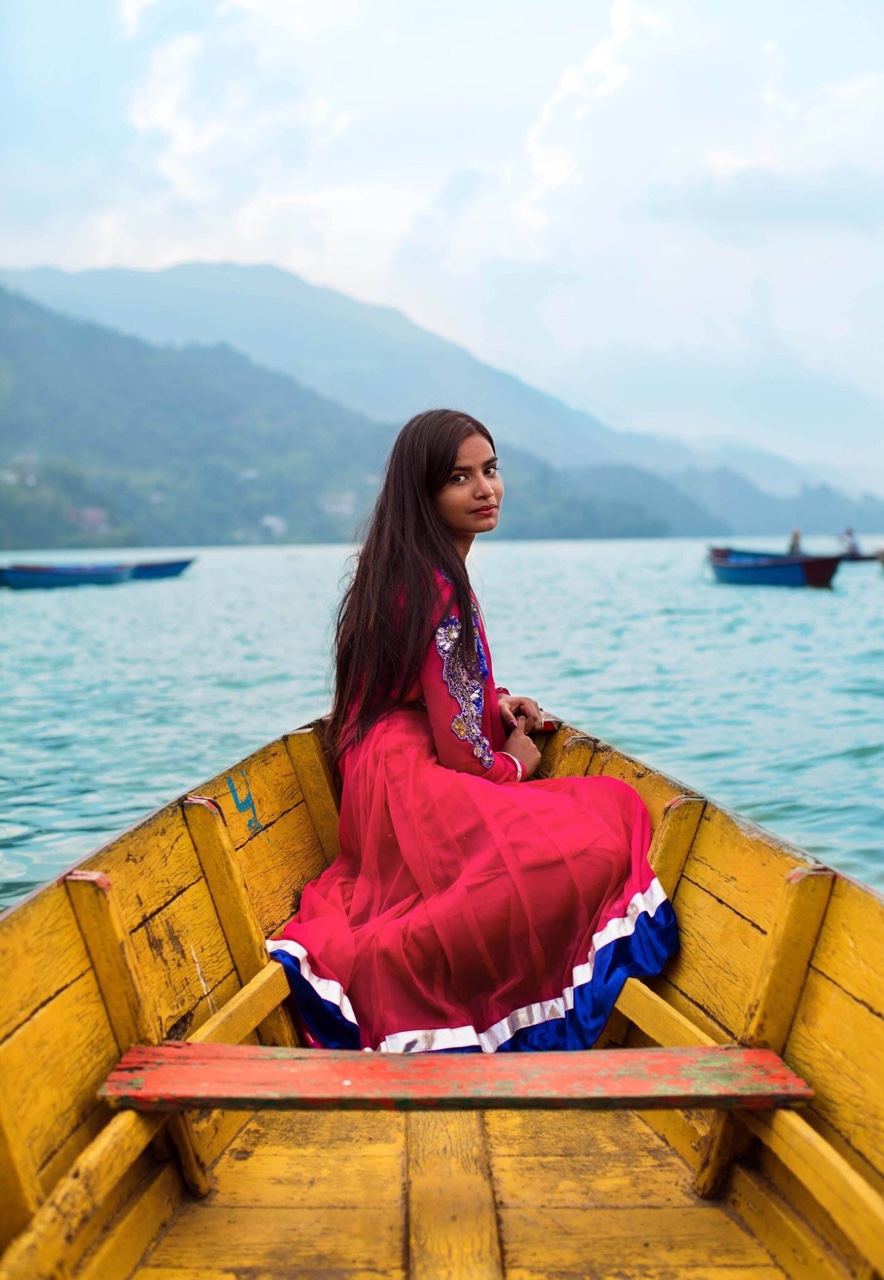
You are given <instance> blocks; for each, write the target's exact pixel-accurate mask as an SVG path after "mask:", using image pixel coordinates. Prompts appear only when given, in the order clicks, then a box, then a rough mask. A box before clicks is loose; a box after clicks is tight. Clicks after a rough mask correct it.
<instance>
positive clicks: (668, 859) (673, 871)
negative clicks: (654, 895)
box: [648, 796, 706, 898]
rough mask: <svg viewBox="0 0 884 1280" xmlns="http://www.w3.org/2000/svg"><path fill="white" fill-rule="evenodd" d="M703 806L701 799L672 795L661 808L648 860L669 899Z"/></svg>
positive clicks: (701, 814)
mask: <svg viewBox="0 0 884 1280" xmlns="http://www.w3.org/2000/svg"><path fill="white" fill-rule="evenodd" d="M705 807H706V801H705V800H704V799H703V798H702V796H676V797H675V799H674V800H669V801H667V803H666V804H665V805H664V808H663V813H662V815H661V818H660V822H659V823H658V825H657V829H656V831H655V832H654V838H653V840H652V841H651V847H650V849H649V850H648V861H649V862H650V864H651V866H652V868H653V870H654V875H655V876H656V877H657V879H658V880H659V881H660V884H661V885H662V886H663V890H664V892H665V893H666V895H667V897H669V898H671V897H673V896H674V894H675V891H676V889H677V888H678V882H679V880H680V879H681V875H682V872H683V870H684V865H685V862H686V861H687V857H688V854H689V853H690V851H691V846H692V845H693V843H694V837H695V835H696V833H697V827H698V826H699V824H700V819H701V818H702V816H703V810H704V808H705Z"/></svg>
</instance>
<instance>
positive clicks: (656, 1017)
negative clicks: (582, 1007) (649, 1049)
mask: <svg viewBox="0 0 884 1280" xmlns="http://www.w3.org/2000/svg"><path fill="white" fill-rule="evenodd" d="M617 1008H618V1009H619V1010H620V1011H621V1012H622V1013H624V1014H625V1015H626V1017H627V1018H629V1020H630V1022H633V1023H635V1025H636V1026H637V1027H640V1028H641V1030H642V1031H644V1033H645V1034H646V1035H647V1036H649V1037H650V1039H652V1040H653V1041H654V1042H655V1043H656V1044H659V1045H712V1044H715V1043H716V1041H715V1040H713V1039H712V1037H711V1036H709V1035H707V1034H706V1033H705V1032H704V1031H702V1030H701V1029H700V1028H699V1027H698V1026H696V1025H695V1024H694V1023H693V1022H692V1021H691V1020H690V1018H687V1017H685V1015H684V1014H683V1013H680V1012H679V1011H678V1010H677V1009H674V1008H673V1007H672V1005H671V1004H668V1003H667V1002H666V1001H665V1000H664V999H663V997H662V996H659V995H657V993H656V992H655V991H652V990H651V989H650V987H646V986H645V985H644V983H643V982H639V981H638V980H637V979H636V978H627V980H626V983H625V984H624V986H623V989H622V990H621V992H620V995H619V996H618V997H617Z"/></svg>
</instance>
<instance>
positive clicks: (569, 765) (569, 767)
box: [538, 729, 598, 778]
mask: <svg viewBox="0 0 884 1280" xmlns="http://www.w3.org/2000/svg"><path fill="white" fill-rule="evenodd" d="M564 732H565V740H564V742H563V743H562V744H561V746H560V747H559V749H558V753H557V756H556V759H555V772H553V773H550V774H549V776H550V777H553V778H585V777H586V776H587V775H588V774H589V773H590V771H591V770H590V765H591V764H592V760H593V757H594V755H595V751H596V747H597V746H598V742H597V740H596V739H595V738H590V737H587V735H586V734H585V733H580V732H578V730H576V729H567V730H565V731H564ZM538 776H539V777H545V776H547V775H546V774H545V773H539V774H538Z"/></svg>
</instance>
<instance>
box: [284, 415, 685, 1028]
mask: <svg viewBox="0 0 884 1280" xmlns="http://www.w3.org/2000/svg"><path fill="white" fill-rule="evenodd" d="M502 498H503V481H502V479H501V476H500V473H499V470H498V465H497V457H496V454H495V449H494V442H493V440H492V438H491V435H490V433H489V432H488V430H487V429H486V428H485V427H484V426H483V425H482V424H481V423H480V422H478V421H476V419H474V418H471V417H469V416H468V415H467V414H464V413H458V412H455V411H450V410H434V411H432V412H429V413H423V414H420V415H418V416H417V417H415V418H413V419H412V420H411V421H410V422H409V423H407V424H406V426H405V427H404V428H403V429H402V431H401V432H400V434H399V436H398V438H397V440H396V442H395V444H394V446H393V450H392V452H391V454H390V458H389V460H388V463H387V468H386V473H385V476H384V481H383V485H382V488H381V491H380V494H379V496H378V499H377V502H376V504H375V508H374V512H373V514H372V516H371V519H370V523H369V526H368V533H367V537H366V538H365V542H364V545H363V547H362V550H361V552H360V554H359V558H358V562H357V566H356V570H355V574H354V576H353V579H352V581H351V583H350V585H349V587H348V589H347V591H346V593H345V595H344V599H343V602H342V604H341V607H340V610H339V613H338V624H337V639H336V649H335V669H336V685H335V697H334V705H333V709H332V714H331V721H330V725H329V743H330V746H331V749H332V751H333V752H334V755H335V757H336V760H337V763H338V767H339V770H340V774H341V779H342V799H341V819H340V844H341V853H340V856H339V857H338V858H337V859H336V860H335V862H334V863H333V864H332V865H331V866H330V867H329V868H328V869H327V870H326V871H325V872H323V874H322V875H321V876H320V877H319V878H318V879H317V880H315V881H312V882H311V883H310V884H308V885H307V887H306V888H305V890H304V894H303V897H302V900H301V904H300V910H299V912H298V915H297V916H296V917H295V918H294V919H293V920H292V921H290V923H289V924H288V925H287V926H286V927H285V929H284V930H283V932H282V935H281V937H280V938H278V939H275V940H273V941H272V942H271V943H269V944H268V945H269V947H270V950H271V954H272V955H273V956H274V957H275V958H276V959H278V960H280V961H281V962H282V963H283V964H284V965H285V967H286V970H287V973H288V976H289V981H290V985H291V988H292V993H293V995H294V998H295V1002H296V1004H297V1006H298V1011H299V1014H300V1018H301V1021H302V1025H303V1029H304V1031H305V1034H306V1038H307V1039H308V1041H309V1042H310V1043H315V1044H319V1045H323V1046H325V1047H328V1048H348V1049H353V1048H362V1049H373V1050H380V1051H384V1052H419V1051H427V1050H466V1051H469V1050H472V1051H477V1050H482V1051H484V1052H489V1053H490V1052H494V1051H496V1050H501V1049H506V1050H543V1049H588V1048H589V1047H590V1046H591V1045H592V1044H593V1042H594V1041H595V1040H596V1039H597V1037H598V1035H599V1033H600V1032H601V1030H602V1028H603V1026H604V1024H605V1021H606V1019H607V1017H608V1015H609V1013H610V1012H611V1009H612V1007H613V1005H614V1002H615V1000H616V999H617V996H618V994H619V992H620V989H621V987H622V985H623V983H624V982H625V980H626V978H627V977H630V976H647V975H650V974H655V973H659V972H660V970H661V969H662V967H663V965H664V964H665V962H666V960H667V959H668V958H669V956H671V955H672V954H673V952H674V951H675V950H676V949H677V945H678V944H677V930H676V923H675V915H674V913H673V910H672V907H671V905H670V903H669V902H668V900H667V899H666V896H665V894H664V893H663V891H662V889H661V888H660V885H659V883H658V881H657V880H656V879H655V878H654V875H653V872H652V871H651V869H650V867H649V865H648V861H647V850H648V844H649V840H650V828H649V823H648V816H647V812H646V810H645V807H644V805H643V803H642V801H641V800H640V799H639V797H638V795H637V794H636V792H635V791H634V790H633V789H632V788H631V787H629V786H627V785H626V784H625V783H623V782H620V781H618V780H616V779H614V778H599V777H593V778H552V779H537V780H532V778H533V775H534V773H535V771H536V769H537V766H538V764H539V761H540V755H539V752H538V750H537V748H536V747H535V745H534V743H533V741H532V739H531V737H530V734H531V733H532V731H533V730H534V729H536V728H537V727H538V726H539V723H540V715H541V713H540V709H539V707H538V705H537V703H536V702H535V701H534V700H533V699H531V698H527V697H514V696H512V695H511V694H509V693H508V692H507V690H506V689H504V688H501V687H500V686H497V685H495V683H494V676H493V673H492V667H491V654H490V651H489V648H488V640H487V637H486V635H485V628H484V624H483V620H482V615H481V612H480V610H479V607H478V604H477V602H476V600H475V598H474V596H473V594H472V592H471V590H470V580H469V576H468V573H467V566H466V558H467V554H468V552H469V550H470V548H471V546H472V544H473V540H474V538H475V537H476V536H477V535H478V534H482V533H489V532H490V531H491V530H492V529H494V528H495V526H496V525H497V522H498V518H499V514H500V504H501V500H502Z"/></svg>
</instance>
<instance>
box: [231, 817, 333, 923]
mask: <svg viewBox="0 0 884 1280" xmlns="http://www.w3.org/2000/svg"><path fill="white" fill-rule="evenodd" d="M237 857H238V860H239V865H240V867H241V868H242V875H243V880H244V881H245V886H246V893H247V894H248V898H249V901H250V902H251V904H252V908H253V910H254V913H255V917H256V919H257V921H258V924H259V927H260V929H261V933H262V934H263V936H264V937H265V938H271V937H273V935H274V933H278V932H279V931H280V930H281V929H282V926H283V925H284V924H286V923H287V922H288V921H289V920H291V918H292V916H293V915H294V914H295V913H296V912H297V910H298V907H299V906H300V904H301V894H302V893H303V891H304V886H305V885H306V884H307V882H308V881H309V880H315V879H316V877H317V876H319V875H321V874H322V872H323V871H324V870H325V868H326V866H327V863H326V860H325V854H324V852H323V849H322V845H321V844H320V843H319V837H318V836H317V834H316V829H315V827H314V826H313V822H312V821H311V818H310V814H309V813H308V811H307V806H306V805H305V804H303V803H301V804H299V805H298V806H297V808H296V809H291V810H290V811H289V812H288V813H286V814H283V816H282V817H281V818H280V819H279V820H278V821H277V822H274V824H273V826H272V827H268V828H267V829H266V830H264V831H261V832H260V833H259V834H258V835H256V836H254V837H253V838H252V839H251V840H250V841H249V842H248V844H244V845H243V847H242V848H241V849H240V850H239V851H238V854H237Z"/></svg>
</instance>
